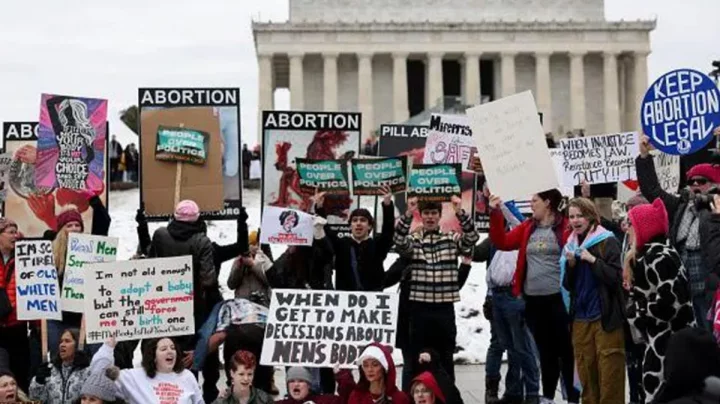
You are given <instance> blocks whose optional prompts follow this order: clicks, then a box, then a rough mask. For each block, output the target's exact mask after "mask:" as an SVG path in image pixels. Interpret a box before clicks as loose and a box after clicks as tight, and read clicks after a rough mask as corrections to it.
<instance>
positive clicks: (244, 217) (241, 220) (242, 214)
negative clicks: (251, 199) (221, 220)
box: [237, 206, 249, 223]
mask: <svg viewBox="0 0 720 404" xmlns="http://www.w3.org/2000/svg"><path fill="white" fill-rule="evenodd" d="M248 218H249V216H248V214H247V212H246V211H245V207H244V206H242V207H240V217H239V218H238V219H237V221H238V223H247V220H248Z"/></svg>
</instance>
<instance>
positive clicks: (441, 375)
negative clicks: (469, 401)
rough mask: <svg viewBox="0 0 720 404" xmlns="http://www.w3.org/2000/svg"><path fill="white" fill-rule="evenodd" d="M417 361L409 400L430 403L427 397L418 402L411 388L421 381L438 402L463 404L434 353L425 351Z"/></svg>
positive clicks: (429, 350)
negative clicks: (416, 373) (415, 374)
mask: <svg viewBox="0 0 720 404" xmlns="http://www.w3.org/2000/svg"><path fill="white" fill-rule="evenodd" d="M417 361H418V366H417V370H418V376H417V377H415V378H414V379H413V380H412V382H411V383H412V385H411V388H410V398H411V399H413V400H414V401H415V403H416V404H417V403H418V402H423V403H425V404H431V403H432V402H431V401H429V400H430V399H429V397H426V400H425V401H423V400H420V401H418V396H417V394H416V393H417V391H416V390H415V389H414V388H412V387H413V386H414V385H415V382H417V381H421V382H422V383H423V384H424V385H425V386H426V388H427V389H430V390H431V392H432V395H433V396H435V398H436V399H440V400H441V401H440V402H442V403H447V404H450V403H454V404H463V399H462V395H461V394H460V390H458V388H457V386H456V385H455V383H453V381H452V379H450V375H448V373H447V372H446V371H445V369H444V368H443V367H442V363H440V361H439V358H438V356H437V353H436V352H434V351H433V350H431V349H427V350H425V352H423V353H421V354H420V357H419V358H418V359H417ZM423 375H425V376H423ZM428 375H429V377H428ZM421 396H422V394H421ZM486 401H487V400H486Z"/></svg>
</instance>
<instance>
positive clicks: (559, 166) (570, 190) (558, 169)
mask: <svg viewBox="0 0 720 404" xmlns="http://www.w3.org/2000/svg"><path fill="white" fill-rule="evenodd" d="M550 158H552V161H553V165H554V166H555V174H556V175H557V179H558V182H560V187H559V188H558V189H559V190H560V192H561V193H562V194H563V196H567V197H568V198H572V197H574V196H575V188H574V187H572V186H567V185H565V184H564V183H563V175H564V170H563V152H562V149H560V148H554V149H550Z"/></svg>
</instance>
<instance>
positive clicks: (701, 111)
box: [640, 69, 720, 155]
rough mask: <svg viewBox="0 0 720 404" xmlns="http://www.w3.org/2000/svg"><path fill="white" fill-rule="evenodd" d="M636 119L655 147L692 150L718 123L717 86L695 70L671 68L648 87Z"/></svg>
mask: <svg viewBox="0 0 720 404" xmlns="http://www.w3.org/2000/svg"><path fill="white" fill-rule="evenodd" d="M640 120H641V122H642V128H643V131H644V132H645V134H646V135H648V136H649V137H650V142H651V143H652V144H653V145H654V146H655V147H656V148H657V149H658V150H661V151H662V152H664V153H667V154H676V155H685V154H692V153H695V152H697V151H699V150H700V149H702V148H704V147H705V146H706V145H707V144H708V143H709V142H710V141H711V140H712V139H713V130H714V129H715V128H716V127H718V126H720V90H718V88H717V87H716V86H715V83H713V81H712V80H711V79H710V77H708V76H707V75H705V74H703V73H700V72H699V71H697V70H692V69H678V70H673V71H671V72H669V73H666V74H664V75H662V76H660V78H658V79H657V80H655V82H654V83H653V84H652V85H651V86H650V88H648V91H647V92H646V93H645V98H643V103H642V107H641V112H640Z"/></svg>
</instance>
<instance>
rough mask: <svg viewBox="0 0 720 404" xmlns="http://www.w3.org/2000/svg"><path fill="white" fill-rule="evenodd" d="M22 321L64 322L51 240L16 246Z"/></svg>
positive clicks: (17, 278) (22, 241) (16, 283)
mask: <svg viewBox="0 0 720 404" xmlns="http://www.w3.org/2000/svg"><path fill="white" fill-rule="evenodd" d="M15 285H16V286H15V289H16V292H17V295H16V296H17V318H18V320H28V321H29V320H61V319H62V307H61V305H60V288H59V286H58V274H57V270H56V269H55V262H54V260H53V251H52V242H51V241H49V240H18V241H17V242H16V243H15Z"/></svg>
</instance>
